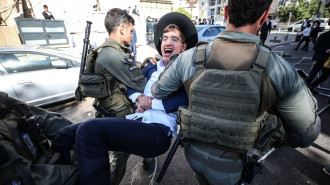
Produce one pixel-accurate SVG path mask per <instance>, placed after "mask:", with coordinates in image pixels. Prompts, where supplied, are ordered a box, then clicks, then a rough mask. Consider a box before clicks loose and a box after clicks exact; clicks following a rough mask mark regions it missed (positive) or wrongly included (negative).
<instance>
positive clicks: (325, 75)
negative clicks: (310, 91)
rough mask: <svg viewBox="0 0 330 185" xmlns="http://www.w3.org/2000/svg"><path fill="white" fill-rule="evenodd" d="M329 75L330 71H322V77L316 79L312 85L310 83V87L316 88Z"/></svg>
mask: <svg viewBox="0 0 330 185" xmlns="http://www.w3.org/2000/svg"><path fill="white" fill-rule="evenodd" d="M329 75H330V69H324V68H323V69H322V75H321V76H320V77H319V78H318V79H316V80H315V81H314V82H313V83H311V86H312V87H316V86H318V85H320V84H321V83H322V82H324V81H325V80H326V79H327V78H329Z"/></svg>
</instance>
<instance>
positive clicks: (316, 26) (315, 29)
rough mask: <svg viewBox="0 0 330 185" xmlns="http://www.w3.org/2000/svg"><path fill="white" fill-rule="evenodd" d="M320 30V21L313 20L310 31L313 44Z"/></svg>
mask: <svg viewBox="0 0 330 185" xmlns="http://www.w3.org/2000/svg"><path fill="white" fill-rule="evenodd" d="M319 31H320V21H318V20H317V21H315V22H314V24H313V26H312V28H311V33H310V35H309V36H310V39H311V40H312V42H313V44H315V42H316V38H317V36H318V34H319Z"/></svg>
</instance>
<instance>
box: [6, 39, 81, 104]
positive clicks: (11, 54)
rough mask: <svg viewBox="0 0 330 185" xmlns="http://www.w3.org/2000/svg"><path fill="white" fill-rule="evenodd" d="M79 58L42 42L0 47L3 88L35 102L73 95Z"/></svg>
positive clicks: (54, 100)
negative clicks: (42, 44)
mask: <svg viewBox="0 0 330 185" xmlns="http://www.w3.org/2000/svg"><path fill="white" fill-rule="evenodd" d="M79 60H80V59H79V58H78V57H73V56H69V55H66V54H63V53H60V51H59V50H57V49H52V48H48V47H43V46H32V45H24V46H21V47H7V46H6V47H0V84H1V85H0V91H3V92H6V93H8V95H9V96H12V97H14V98H17V99H20V100H22V101H24V102H26V103H29V104H32V105H35V106H42V105H46V104H50V103H55V102H58V101H62V100H66V99H70V98H73V97H74V92H75V88H76V87H77V83H78V77H79V69H80V62H78V61H79Z"/></svg>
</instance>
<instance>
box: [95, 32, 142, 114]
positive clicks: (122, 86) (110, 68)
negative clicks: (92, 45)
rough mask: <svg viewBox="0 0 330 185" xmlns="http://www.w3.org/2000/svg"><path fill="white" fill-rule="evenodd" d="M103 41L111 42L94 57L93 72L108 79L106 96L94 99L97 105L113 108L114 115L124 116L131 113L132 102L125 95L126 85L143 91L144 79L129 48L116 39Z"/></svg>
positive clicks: (108, 108)
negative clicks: (109, 45)
mask: <svg viewBox="0 0 330 185" xmlns="http://www.w3.org/2000/svg"><path fill="white" fill-rule="evenodd" d="M105 42H108V43H111V47H105V48H102V49H101V51H100V52H99V54H98V56H97V58H96V64H95V73H101V74H104V75H105V76H106V77H107V79H108V81H109V87H108V94H109V95H108V96H107V97H106V98H102V99H96V100H95V103H96V104H97V105H101V106H103V107H104V108H105V109H107V110H113V111H115V112H117V113H116V115H115V117H124V116H125V115H128V114H130V113H132V111H133V109H132V107H133V105H134V104H133V103H132V102H130V100H129V99H128V98H127V97H126V95H125V92H126V90H127V87H129V88H131V89H134V90H136V91H138V92H143V90H144V87H145V85H146V79H145V78H144V76H143V75H142V73H141V70H140V69H139V68H138V67H137V66H136V65H135V62H134V60H133V59H131V58H130V57H131V55H130V54H131V50H129V49H128V48H127V47H126V46H124V45H122V44H119V43H118V42H117V41H115V40H113V39H110V38H107V39H106V40H105Z"/></svg>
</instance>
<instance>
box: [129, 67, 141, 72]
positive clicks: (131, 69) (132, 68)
mask: <svg viewBox="0 0 330 185" xmlns="http://www.w3.org/2000/svg"><path fill="white" fill-rule="evenodd" d="M134 69H139V67H138V66H133V67H130V68H129V70H130V71H133V70H134Z"/></svg>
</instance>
